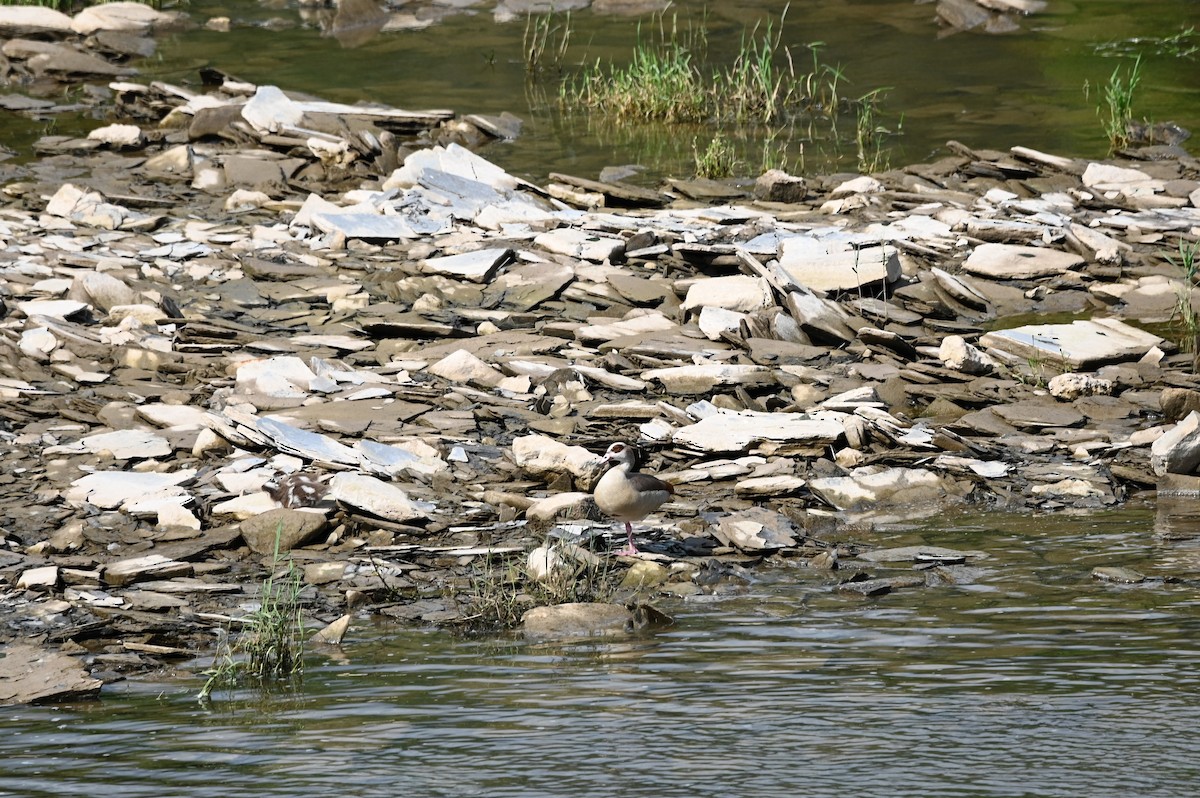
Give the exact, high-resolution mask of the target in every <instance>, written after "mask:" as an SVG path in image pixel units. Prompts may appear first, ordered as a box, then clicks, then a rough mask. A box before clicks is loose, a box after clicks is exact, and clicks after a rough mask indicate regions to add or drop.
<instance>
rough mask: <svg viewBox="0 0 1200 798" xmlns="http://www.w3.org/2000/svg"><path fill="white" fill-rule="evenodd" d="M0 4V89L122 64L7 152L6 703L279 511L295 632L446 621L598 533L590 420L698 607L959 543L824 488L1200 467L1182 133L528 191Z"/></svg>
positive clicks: (72, 687)
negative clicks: (640, 487) (482, 572)
mask: <svg viewBox="0 0 1200 798" xmlns="http://www.w3.org/2000/svg"><path fill="white" fill-rule="evenodd" d="M123 7H124V4H114V5H113V6H100V7H97V8H101V9H103V8H109V9H110V12H109V13H110V14H117V15H118V16H119V11H120V9H121V8H123ZM114 8H115V9H116V10H115V11H114V10H113V9H114ZM131 13H132V12H131ZM136 13H138V14H140V13H141V12H136ZM139 19H140V18H139ZM174 22H175V23H177V22H178V20H174ZM168 23H171V24H174V23H172V21H171V20H168V19H165V18H163V19H157V18H156V19H155V20H152V21H149V22H146V21H144V20H142V21H139V22H137V25H138V26H141V27H137V26H135V27H132V28H124V29H122V30H121V31H119V33H120V35H121V36H123V37H125V38H123V39H121V42H122V43H123V45H122V46H123V48H124V50H125V51H127V52H138V51H139V50H138V47H139V45H137V43H136V41H134V40H135V39H138V38H139V37H142V36H144V35H148V32H149V31H151V30H153V29H154V26H156V25H162V24H168ZM22 24H25V26H26V27H25V28H23V29H20V30H19V31H18V30H16V29H14V27H13V25H12V24H7V25H6V26H4V29H5V30H6V31H7V32H8V35H9V36H10V37H11V38H9V39H8V41H7V43H6V44H5V46H4V48H3V51H4V54H5V55H6V56H7V58H8V59H9V63H8V76H9V83H10V87H11V86H14V85H16V84H17V83H20V82H21V81H20V80H15V79H14V76H25V77H26V78H28V81H32V82H36V80H40V79H55V80H58V79H68V78H69V79H72V80H73V79H79V78H81V77H86V78H88V79H103V80H109V81H113V82H110V83H108V84H107V86H108V87H107V89H105V90H103V91H97V92H96V93H95V95H94V96H95V97H96V98H98V99H97V102H99V103H101V104H103V105H104V107H105V108H108V109H109V110H110V111H111V113H112V114H114V115H115V116H116V117H117V118H119V119H120V121H119V122H118V123H116V124H106V125H98V126H97V128H96V129H95V130H94V131H92V132H91V133H90V134H89V135H87V136H86V138H75V137H69V136H46V137H44V138H43V139H42V140H41V141H39V142H38V144H37V145H36V151H37V153H38V155H39V158H38V159H37V160H36V161H34V162H31V163H28V164H6V165H5V181H4V182H5V185H4V188H3V191H4V193H5V195H6V197H7V201H6V203H5V205H4V207H3V209H2V210H0V236H2V237H3V244H4V257H3V259H2V260H0V439H2V440H3V441H4V445H5V467H4V469H3V470H2V473H0V497H2V502H0V530H2V531H3V533H4V543H5V545H4V547H3V549H0V641H3V643H4V644H5V646H6V649H5V657H4V659H3V660H0V663H2V665H3V667H0V685H2V686H3V690H0V702H20V701H28V700H53V699H57V698H61V697H63V696H69V695H78V694H83V693H90V692H94V691H95V690H98V689H99V687H100V685H101V683H102V682H103V681H106V680H112V679H117V678H122V677H123V676H124V675H127V674H134V673H144V672H147V671H157V670H160V669H163V668H170V667H172V665H173V663H178V662H180V661H184V660H188V659H191V658H193V657H194V656H195V655H196V654H197V652H204V651H208V650H212V648H213V647H214V645H215V641H216V633H217V631H218V630H219V629H220V628H222V627H223V626H225V625H228V624H229V623H230V622H231V619H234V620H235V619H236V618H238V617H241V616H244V615H245V614H246V613H248V612H251V611H252V610H253V609H254V606H255V601H256V595H257V590H258V588H259V586H260V584H261V581H262V579H263V577H264V576H265V575H266V574H267V569H268V568H270V567H271V566H272V564H273V562H274V559H273V554H274V552H275V548H276V545H279V546H280V547H281V548H282V549H283V550H285V551H288V552H290V556H291V558H292V560H293V561H294V562H295V563H297V565H298V566H300V567H302V568H303V571H304V577H305V582H306V584H307V587H306V590H305V595H304V602H305V607H306V613H307V615H308V616H309V617H311V618H312V619H313V621H314V622H315V623H316V622H319V623H328V622H334V621H336V620H338V619H343V626H342V628H343V630H344V625H345V623H352V622H353V618H354V617H357V616H358V615H360V614H364V613H373V614H379V615H382V616H386V617H390V618H394V619H396V620H397V621H399V622H415V623H423V624H428V623H437V624H454V623H456V622H457V621H458V620H460V619H461V618H462V615H463V612H464V608H463V606H462V602H461V598H460V597H457V595H458V591H457V588H460V587H461V585H462V584H463V581H464V580H466V579H468V578H469V577H470V575H471V574H472V573H474V572H476V571H477V570H478V569H479V566H480V563H481V562H484V561H487V560H489V559H501V558H510V559H520V560H522V561H524V559H525V557H526V555H527V553H528V552H531V551H534V550H535V549H538V547H542V546H545V545H547V544H549V545H551V546H556V547H559V548H563V549H565V548H566V547H570V546H574V544H576V543H581V542H589V541H590V542H591V544H592V549H594V550H595V551H596V552H598V553H599V555H600V556H606V555H605V553H604V552H605V551H606V550H607V548H608V544H607V543H606V542H604V536H609V535H612V534H614V533H615V534H616V539H618V540H619V539H620V538H621V537H622V536H623V528H622V529H617V526H618V525H615V524H614V523H613V522H611V521H608V520H605V519H603V518H601V516H600V514H599V513H598V512H597V510H596V508H595V505H594V502H593V501H592V500H591V497H590V495H589V491H590V490H591V488H592V486H593V485H594V483H595V481H596V480H597V479H598V477H599V475H600V454H601V453H602V452H603V451H604V449H605V448H606V447H607V446H608V444H609V443H610V442H612V441H615V440H624V441H628V442H637V443H638V444H639V445H640V446H641V447H642V449H643V451H644V452H646V453H647V454H649V455H650V468H651V469H652V470H653V471H654V473H656V474H658V475H659V476H660V477H662V478H663V479H666V480H668V481H669V482H671V483H672V484H673V485H674V486H675V496H674V498H673V499H672V500H671V501H670V502H669V503H668V504H666V505H665V506H664V507H663V508H662V510H661V511H660V512H659V513H658V514H657V515H655V516H654V517H652V518H651V519H649V521H648V522H647V523H645V524H642V525H639V537H638V539H639V546H640V547H641V548H642V549H643V551H644V554H643V555H641V557H640V558H638V559H636V560H635V559H633V558H619V560H618V559H617V558H614V563H615V566H614V567H620V568H626V567H630V566H631V565H632V566H634V567H635V568H636V569H637V571H636V574H637V579H636V581H637V582H638V584H640V585H641V586H642V587H643V591H649V592H651V593H657V594H667V595H672V596H676V597H684V598H686V597H687V596H688V595H691V594H695V593H700V592H704V591H710V590H712V589H713V587H712V586H713V584H714V582H716V581H719V579H717V578H715V577H714V573H716V574H718V576H719V574H720V573H721V569H722V568H725V569H727V570H726V571H725V573H731V574H735V575H736V569H738V568H741V567H745V566H753V565H755V564H758V563H762V562H771V561H777V560H779V559H786V560H787V561H789V562H790V563H793V564H805V565H809V566H811V568H812V569H813V570H812V573H813V574H814V577H813V578H816V579H821V580H825V581H826V582H828V584H829V586H830V588H831V589H841V590H847V591H852V592H855V593H860V594H867V595H876V594H879V593H882V592H886V591H887V590H889V589H895V588H898V587H906V586H917V585H925V584H935V583H937V582H938V581H939V580H942V581H953V580H954V579H955V578H956V576H955V572H954V571H953V570H952V569H953V567H954V565H955V564H956V563H961V562H963V561H970V559H972V558H973V557H975V556H977V555H979V553H977V552H953V551H946V550H938V551H934V550H931V549H919V550H916V549H914V550H892V551H882V552H881V551H870V550H869V549H868V547H865V546H860V545H857V544H855V543H854V536H853V534H852V533H848V532H846V531H845V529H844V528H843V524H845V523H846V522H847V521H855V522H862V521H863V520H866V521H880V520H886V519H888V518H902V517H906V516H915V515H920V514H927V513H929V512H930V511H931V510H930V508H944V507H947V506H951V505H958V504H965V505H983V506H987V507H1000V508H1005V509H1012V510H1026V511H1031V512H1033V511H1036V512H1047V511H1053V510H1057V509H1082V510H1087V509H1102V508H1108V507H1114V506H1117V505H1119V504H1121V503H1122V502H1123V501H1125V500H1126V499H1127V497H1129V496H1130V495H1131V494H1133V493H1140V492H1145V491H1151V490H1155V489H1158V490H1169V491H1175V492H1189V493H1194V492H1196V491H1197V490H1200V482H1197V478H1196V477H1195V476H1194V472H1195V470H1196V468H1197V466H1198V465H1200V449H1197V444H1196V441H1197V436H1198V435H1200V415H1197V414H1194V413H1193V411H1194V410H1195V409H1197V408H1200V393H1198V392H1197V383H1198V381H1200V380H1198V378H1197V376H1196V373H1195V363H1194V356H1193V354H1192V351H1191V350H1192V349H1193V348H1194V335H1195V330H1194V329H1192V330H1187V329H1186V325H1184V324H1183V321H1184V320H1186V319H1189V318H1194V311H1192V310H1191V309H1192V308H1195V307H1196V301H1197V299H1196V290H1195V287H1194V285H1193V284H1192V281H1191V276H1192V275H1191V274H1190V273H1187V272H1188V269H1187V268H1186V264H1185V261H1186V260H1187V259H1188V255H1189V254H1194V253H1195V242H1196V239H1197V233H1198V231H1200V164H1198V163H1197V161H1196V160H1195V159H1194V158H1192V157H1191V156H1190V155H1188V154H1187V152H1186V151H1184V150H1182V149H1181V148H1179V147H1177V146H1156V147H1146V148H1142V149H1139V150H1137V151H1134V152H1129V153H1124V154H1123V155H1122V157H1119V158H1115V159H1112V160H1107V161H1103V162H1101V161H1090V160H1086V159H1075V158H1069V157H1061V156H1057V155H1050V154H1046V153H1041V152H1036V151H1033V150H1029V149H1025V148H1021V147H1014V148H1013V149H1012V150H1011V151H1009V152H993V151H980V150H973V149H971V148H969V147H967V146H964V145H962V144H959V143H956V142H950V143H949V144H948V145H947V150H948V154H947V155H945V156H944V157H942V158H940V159H939V160H937V161H935V162H932V163H928V164H915V165H912V166H908V167H905V168H903V169H896V170H892V171H889V172H886V173H880V174H875V175H869V176H866V175H852V174H843V175H828V176H819V177H811V176H806V177H804V178H801V177H797V176H792V175H787V174H784V173H781V172H772V173H768V174H766V175H763V176H762V177H761V178H760V179H759V180H758V181H757V182H756V183H754V184H753V185H740V184H737V183H727V182H712V181H687V180H672V181H670V182H669V184H668V185H665V186H660V187H657V188H647V187H645V186H638V185H632V184H629V183H624V182H621V181H620V180H612V179H610V180H605V181H601V180H594V179H590V178H583V177H577V176H570V175H552V176H551V179H550V181H549V182H548V184H547V185H544V186H539V185H533V184H531V183H529V182H528V181H526V180H523V179H520V178H518V177H514V176H512V175H509V174H507V173H506V172H504V171H503V170H502V169H500V168H499V167H497V166H495V165H494V164H492V163H490V162H489V161H487V160H486V154H487V146H486V145H487V143H488V142H489V141H492V140H496V139H502V138H504V137H507V136H513V135H517V132H518V130H519V120H515V119H513V118H507V117H505V118H487V117H480V116H468V117H457V116H455V115H454V114H453V113H451V112H448V111H422V112H409V111H403V110H400V109H394V108H387V107H382V106H377V105H368V104H362V105H355V106H347V105H342V104H337V103H327V102H323V101H320V100H316V99H311V98H299V97H293V96H289V95H288V94H287V93H286V91H284V90H282V89H280V88H277V87H273V86H252V85H247V84H245V83H243V82H240V81H237V80H234V79H231V78H229V77H227V76H224V75H220V74H218V73H216V72H209V73H206V74H205V75H204V76H203V77H204V82H205V86H204V89H203V90H194V89H191V88H187V87H183V86H173V85H167V84H162V83H155V84H144V83H139V82H137V79H136V76H135V75H133V74H132V72H131V71H130V70H128V69H127V68H126V67H124V66H122V65H121V63H120V61H119V60H117V61H114V60H112V59H111V58H109V57H107V56H105V53H110V52H111V48H113V47H114V46H115V45H113V44H112V42H113V41H115V40H116V38H117V33H118V32H110V33H109V34H108V35H107V36H104V37H99V36H97V34H96V32H95V31H92V32H90V33H86V34H81V33H80V32H79V31H74V32H73V33H70V34H68V33H66V32H59V33H48V32H47V28H45V27H37V26H33V27H31V26H30V24H29V23H28V22H26V23H22ZM110 24H115V23H110ZM31 31H32V32H31ZM18 33H24V34H28V35H31V36H35V37H36V38H32V39H21V38H20V37H19V36H18ZM79 35H85V36H91V37H93V38H94V39H95V40H97V41H98V40H99V39H100V38H105V39H107V40H108V41H109V45H107V46H108V47H109V48H110V50H107V51H97V50H95V49H94V48H92V49H89V48H87V47H84V48H82V49H80V48H78V47H76V44H74V43H72V42H75V41H76V40H74V39H68V38H65V37H68V36H79ZM30 42H32V43H33V44H31V43H30ZM14 43H16V44H14ZM35 45H36V46H35ZM52 45H53V47H65V48H68V49H71V50H73V51H75V52H77V53H78V54H79V55H80V56H83V55H89V56H91V57H94V58H96V59H97V61H99V62H101V63H105V64H109V65H110V66H111V67H112V68H113V69H116V70H119V71H115V72H108V73H106V72H103V71H99V70H100V67H97V66H96V65H94V64H91V65H89V66H86V68H85V67H84V66H81V65H80V64H81V63H82V62H80V61H78V60H73V59H74V56H70V58H68V56H69V54H68V53H66V52H65V51H62V50H54V49H53V47H52ZM141 49H143V50H144V49H145V46H144V45H141ZM101 56H105V57H101ZM48 64H59V65H60V66H59V67H50V68H48V67H47V65H48ZM64 64H70V66H63V65H64ZM22 98H23V99H22ZM22 102H27V103H29V104H30V105H28V107H30V108H32V107H38V106H39V104H38V101H36V99H35V98H32V97H26V96H24V95H18V94H17V93H13V94H10V95H8V96H7V97H6V98H5V103H6V104H5V107H6V108H10V109H12V108H16V107H19V106H20V105H21V103H22ZM41 107H42V108H43V110H44V106H41ZM464 145H467V146H464ZM1021 321H1027V322H1028V323H1019V322H1021ZM1193 326H1194V325H1193ZM1181 344H1182V347H1181ZM597 535H601V537H600V538H599V539H597V538H596V536H597ZM277 539H278V540H279V542H278V544H277ZM540 556H541V558H542V562H543V564H544V563H546V562H548V561H549V560H550V553H547V550H546V549H545V548H542V549H540ZM580 556H584V555H580ZM592 556H595V555H592ZM931 563H932V564H935V565H937V566H938V568H935V569H932V570H930V569H928V568H927V567H926V566H928V565H929V564H931ZM532 564H533V560H531V561H530V566H532ZM914 564H917V565H920V566H921V567H922V570H919V571H914V570H913V566H914ZM1099 576H1102V577H1105V578H1120V576H1121V575H1119V574H1118V575H1116V576H1113V575H1111V574H1100V575H1099ZM27 644H31V645H27ZM63 655H68V656H69V657H71V658H73V659H70V661H69V662H67V663H66V664H64V660H63V658H62V657H63ZM80 663H82V665H83V670H80V669H79V667H78V666H79V664H80ZM39 669H41V670H39ZM30 672H32V673H34V674H35V675H37V674H40V676H39V677H38V679H39V681H40V685H41V686H40V688H36V689H35V688H33V687H30V685H29V683H28V680H23V679H22V678H21V675H22V674H27V673H30ZM47 685H50V687H47Z"/></svg>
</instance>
